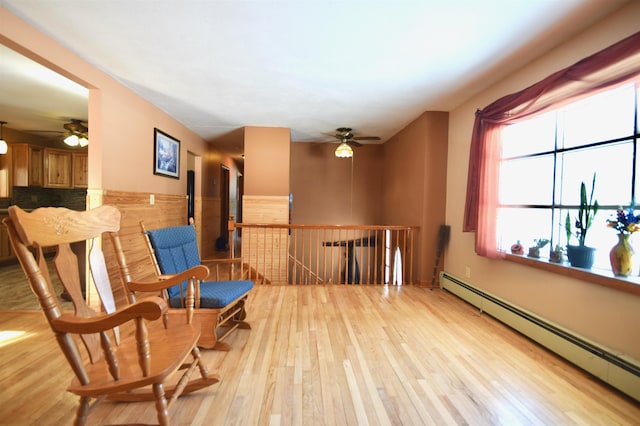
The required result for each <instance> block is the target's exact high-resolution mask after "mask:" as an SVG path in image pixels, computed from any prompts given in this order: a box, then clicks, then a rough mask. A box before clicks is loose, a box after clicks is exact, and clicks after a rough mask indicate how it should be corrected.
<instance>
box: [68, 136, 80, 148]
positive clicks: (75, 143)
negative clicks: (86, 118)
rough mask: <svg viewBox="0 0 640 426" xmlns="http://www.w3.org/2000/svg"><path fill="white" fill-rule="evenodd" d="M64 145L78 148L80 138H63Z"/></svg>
mask: <svg viewBox="0 0 640 426" xmlns="http://www.w3.org/2000/svg"><path fill="white" fill-rule="evenodd" d="M64 143H66V144H67V145H69V146H78V144H79V143H80V138H78V135H69V136H67V137H66V138H64Z"/></svg>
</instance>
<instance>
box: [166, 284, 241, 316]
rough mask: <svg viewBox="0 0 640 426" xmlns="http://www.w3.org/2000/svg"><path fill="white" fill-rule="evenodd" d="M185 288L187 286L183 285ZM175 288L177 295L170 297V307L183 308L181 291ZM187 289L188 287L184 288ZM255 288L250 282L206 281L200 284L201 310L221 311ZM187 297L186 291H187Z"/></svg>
mask: <svg viewBox="0 0 640 426" xmlns="http://www.w3.org/2000/svg"><path fill="white" fill-rule="evenodd" d="M183 286H185V284H183ZM173 288H175V290H176V292H177V294H175V292H174V295H170V296H169V305H171V307H172V308H181V307H182V305H181V303H180V289H179V288H178V286H175V287H172V289H173ZM184 288H186V287H184ZM252 288H253V282H252V281H250V280H231V281H206V282H202V283H200V308H211V309H220V308H224V307H225V306H228V305H229V304H230V303H231V302H233V301H234V300H236V299H237V298H239V297H241V296H242V295H244V294H245V293H247V292H248V291H249V290H251V289H252ZM183 294H185V296H186V290H185V293H183Z"/></svg>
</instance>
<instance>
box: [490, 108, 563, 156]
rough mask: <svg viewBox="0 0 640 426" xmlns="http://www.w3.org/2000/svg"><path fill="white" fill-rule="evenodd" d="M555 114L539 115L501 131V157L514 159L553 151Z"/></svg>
mask: <svg viewBox="0 0 640 426" xmlns="http://www.w3.org/2000/svg"><path fill="white" fill-rule="evenodd" d="M555 132H556V113H555V111H554V112H550V113H546V114H542V115H539V116H537V117H534V118H532V119H529V120H526V121H522V122H520V123H516V124H511V125H509V126H506V127H505V128H504V129H502V134H501V139H502V157H503V158H509V157H516V156H521V155H527V154H532V153H536V152H549V151H553V150H554V149H555Z"/></svg>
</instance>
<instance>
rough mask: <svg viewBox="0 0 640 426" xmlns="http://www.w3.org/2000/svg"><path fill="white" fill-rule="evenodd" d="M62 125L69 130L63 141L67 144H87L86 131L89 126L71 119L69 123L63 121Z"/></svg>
mask: <svg viewBox="0 0 640 426" xmlns="http://www.w3.org/2000/svg"><path fill="white" fill-rule="evenodd" d="M63 127H64V128H65V129H66V130H68V131H69V133H67V136H66V137H65V138H64V143H66V144H67V145H69V146H81V147H85V146H87V145H89V138H88V137H87V132H89V128H88V127H87V126H85V125H84V124H82V122H81V121H80V120H77V119H71V121H70V122H69V123H65V124H64V125H63Z"/></svg>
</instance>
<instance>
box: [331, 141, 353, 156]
mask: <svg viewBox="0 0 640 426" xmlns="http://www.w3.org/2000/svg"><path fill="white" fill-rule="evenodd" d="M335 154H336V157H338V158H351V157H353V149H351V147H350V146H349V144H348V143H346V142H342V143H341V144H340V145H338V147H337V148H336V152H335Z"/></svg>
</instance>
